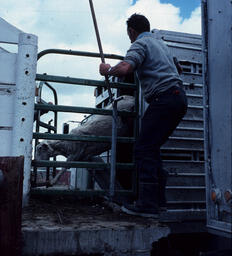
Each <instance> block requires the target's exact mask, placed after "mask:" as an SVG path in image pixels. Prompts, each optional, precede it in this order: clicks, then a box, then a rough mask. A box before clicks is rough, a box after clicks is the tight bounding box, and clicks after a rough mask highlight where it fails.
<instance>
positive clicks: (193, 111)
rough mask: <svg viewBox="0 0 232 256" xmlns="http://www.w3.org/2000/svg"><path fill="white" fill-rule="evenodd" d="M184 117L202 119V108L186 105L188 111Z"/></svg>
mask: <svg viewBox="0 0 232 256" xmlns="http://www.w3.org/2000/svg"><path fill="white" fill-rule="evenodd" d="M185 117H188V118H191V119H199V118H203V107H202V106H193V105H188V109H187V113H186V115H185Z"/></svg>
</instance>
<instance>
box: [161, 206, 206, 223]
mask: <svg viewBox="0 0 232 256" xmlns="http://www.w3.org/2000/svg"><path fill="white" fill-rule="evenodd" d="M205 218H206V210H205V209H177V210H167V211H166V212H162V213H160V222H177V221H179V222H182V221H183V220H184V221H187V220H204V219H205Z"/></svg>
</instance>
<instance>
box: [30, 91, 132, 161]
mask: <svg viewBox="0 0 232 256" xmlns="http://www.w3.org/2000/svg"><path fill="white" fill-rule="evenodd" d="M134 101H135V100H134V97H133V96H128V95H123V96H121V97H120V100H119V101H118V103H117V109H118V110H119V111H130V112H131V111H133V109H134V104H135V102H134ZM106 109H112V105H109V106H108V107H107V108H106ZM131 119H132V118H123V117H120V116H119V117H118V121H117V135H118V136H128V134H129V133H130V129H131V121H132V120H131ZM111 132H112V117H111V116H110V115H91V116H90V117H89V118H88V120H87V121H86V122H85V123H84V124H82V125H79V126H78V127H76V128H74V129H73V130H71V131H70V133H69V134H73V135H77V136H82V135H95V136H111ZM110 147H111V144H110V143H108V142H84V141H64V140H62V141H60V140H55V141H54V140H47V141H42V142H41V143H40V144H38V145H37V147H36V157H35V158H36V160H48V159H49V157H54V156H57V155H63V156H65V157H66V158H67V161H88V160H89V159H91V158H92V157H93V156H97V155H100V154H101V153H103V152H105V151H107V150H109V149H110Z"/></svg>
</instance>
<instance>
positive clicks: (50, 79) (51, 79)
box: [32, 49, 139, 195]
mask: <svg viewBox="0 0 232 256" xmlns="http://www.w3.org/2000/svg"><path fill="white" fill-rule="evenodd" d="M51 53H52V54H65V55H75V56H85V57H94V58H96V57H100V55H99V54H98V53H92V52H80V51H71V50H60V49H48V50H45V51H42V52H40V53H39V54H38V60H39V59H40V58H41V57H42V56H44V55H46V54H51ZM105 58H110V59H119V60H121V59H123V57H122V56H118V55H110V54H105ZM36 80H37V81H41V82H44V83H46V84H47V85H50V83H59V84H72V85H79V86H93V87H98V88H99V87H105V86H106V85H105V82H104V81H99V80H91V79H81V78H74V77H64V76H54V75H45V74H37V75H36ZM50 87H51V86H50ZM110 87H111V88H118V89H120V88H123V89H125V88H128V89H132V90H134V96H135V111H134V112H127V111H118V115H119V116H123V117H133V118H134V120H135V121H134V126H135V127H134V137H117V142H120V143H134V142H135V137H136V136H137V134H138V104H139V95H138V92H139V90H138V84H132V83H116V82H110ZM35 110H38V111H42V110H48V111H53V112H54V113H55V114H56V115H57V113H58V112H72V113H86V114H98V115H99V114H100V115H112V110H109V109H99V108H87V107H74V106H64V105H56V104H55V105H49V104H35ZM56 118H57V116H56ZM38 125H39V124H38V123H37V127H38ZM43 127H44V126H43ZM54 130H55V133H40V132H39V129H38V128H37V129H36V132H35V133H33V138H34V139H35V140H36V143H37V142H38V140H39V139H46V140H66V141H83V142H86V141H88V142H111V137H110V136H75V135H69V134H56V129H53V131H54ZM115 157H116V155H115V152H113V154H112V153H111V159H113V158H114V159H115ZM32 166H34V168H35V169H34V171H35V172H36V170H37V167H47V172H49V168H50V167H54V168H56V167H63V168H91V169H96V168H98V169H99V168H104V169H106V168H107V169H109V168H110V163H99V162H81V161H56V160H55V161H44V160H43V161H38V160H36V159H35V160H33V161H32ZM116 168H120V169H123V170H124V169H125V170H135V168H134V163H116ZM34 176H35V177H36V174H35V175H34ZM136 176H137V174H136V173H135V171H134V178H133V180H134V182H133V186H132V190H130V191H117V190H115V192H117V193H120V192H124V193H125V192H130V193H135V192H136V189H137V188H136V183H137V182H136ZM48 177H49V173H48V174H47V179H48ZM110 182H115V181H114V180H113V181H109V183H110ZM48 183H49V182H48ZM48 183H47V184H48ZM43 185H44V184H43ZM34 186H38V184H36V181H35V182H34ZM86 192H87V194H88V195H89V194H90V195H91V193H89V191H86ZM92 192H93V194H95V193H96V191H92ZM107 192H108V191H105V193H107ZM81 193H82V194H83V192H81ZM113 194H114V191H113Z"/></svg>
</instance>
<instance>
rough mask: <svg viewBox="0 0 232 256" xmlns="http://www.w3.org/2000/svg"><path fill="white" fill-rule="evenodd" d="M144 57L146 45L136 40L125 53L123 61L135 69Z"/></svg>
mask: <svg viewBox="0 0 232 256" xmlns="http://www.w3.org/2000/svg"><path fill="white" fill-rule="evenodd" d="M145 57H146V44H145V43H144V42H142V40H136V41H135V42H134V43H133V44H132V45H131V47H130V49H129V50H128V51H127V53H126V56H125V58H124V61H125V62H127V63H129V64H130V65H131V66H132V67H133V68H134V69H137V68H138V67H139V66H140V65H141V64H142V63H143V61H144V59H145Z"/></svg>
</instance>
